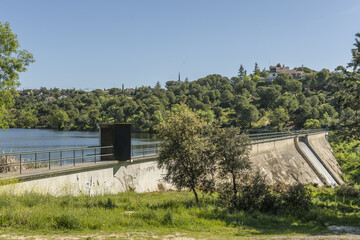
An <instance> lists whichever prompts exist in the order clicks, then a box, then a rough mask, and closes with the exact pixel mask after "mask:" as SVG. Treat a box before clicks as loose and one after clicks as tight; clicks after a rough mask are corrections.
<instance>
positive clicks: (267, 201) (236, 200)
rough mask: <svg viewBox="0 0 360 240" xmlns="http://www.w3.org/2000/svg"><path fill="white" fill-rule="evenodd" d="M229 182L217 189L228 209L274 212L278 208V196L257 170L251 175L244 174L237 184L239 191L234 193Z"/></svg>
mask: <svg viewBox="0 0 360 240" xmlns="http://www.w3.org/2000/svg"><path fill="white" fill-rule="evenodd" d="M231 187H232V185H231V184H224V185H222V186H221V188H222V189H221V190H219V194H220V195H219V198H220V201H221V203H222V204H224V205H225V206H227V207H228V208H229V209H230V210H245V211H249V212H253V211H260V212H265V213H269V212H271V213H276V212H278V210H279V206H280V202H279V201H280V198H279V197H278V194H273V193H272V190H271V188H270V186H269V185H267V184H266V181H265V177H264V176H262V175H261V174H260V173H259V172H257V173H255V174H254V175H253V176H248V177H247V176H245V177H243V178H242V179H241V182H240V184H239V192H238V193H237V194H236V195H234V193H233V191H232V189H231Z"/></svg>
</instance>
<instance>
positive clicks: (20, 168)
mask: <svg viewBox="0 0 360 240" xmlns="http://www.w3.org/2000/svg"><path fill="white" fill-rule="evenodd" d="M21 168H22V167H21V154H20V174H21V170H22V169H21Z"/></svg>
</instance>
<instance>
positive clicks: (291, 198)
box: [282, 183, 312, 216]
mask: <svg viewBox="0 0 360 240" xmlns="http://www.w3.org/2000/svg"><path fill="white" fill-rule="evenodd" d="M310 193H311V192H310V190H309V189H307V188H306V187H305V185H304V184H301V183H297V184H294V185H291V186H290V187H289V188H288V190H287V191H285V192H283V193H282V199H283V202H284V203H283V207H284V208H285V209H284V210H285V212H287V213H289V214H290V215H295V216H300V215H301V214H304V213H307V212H309V210H310V208H311V206H312V202H311V194H310Z"/></svg>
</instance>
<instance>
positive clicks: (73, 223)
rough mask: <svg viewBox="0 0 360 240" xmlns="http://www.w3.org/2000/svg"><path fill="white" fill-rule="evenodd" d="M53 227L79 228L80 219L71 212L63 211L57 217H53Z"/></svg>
mask: <svg viewBox="0 0 360 240" xmlns="http://www.w3.org/2000/svg"><path fill="white" fill-rule="evenodd" d="M54 224H55V226H54V227H55V228H56V229H68V230H71V229H79V228H80V221H79V220H78V219H77V218H76V217H75V216H74V215H71V214H68V213H64V214H62V215H60V216H58V217H55V223H54Z"/></svg>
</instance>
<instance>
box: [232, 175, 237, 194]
mask: <svg viewBox="0 0 360 240" xmlns="http://www.w3.org/2000/svg"><path fill="white" fill-rule="evenodd" d="M232 180H233V191H234V195H236V194H237V188H236V177H235V174H232Z"/></svg>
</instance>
